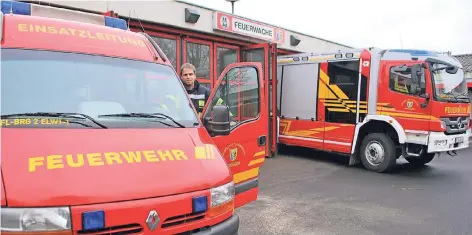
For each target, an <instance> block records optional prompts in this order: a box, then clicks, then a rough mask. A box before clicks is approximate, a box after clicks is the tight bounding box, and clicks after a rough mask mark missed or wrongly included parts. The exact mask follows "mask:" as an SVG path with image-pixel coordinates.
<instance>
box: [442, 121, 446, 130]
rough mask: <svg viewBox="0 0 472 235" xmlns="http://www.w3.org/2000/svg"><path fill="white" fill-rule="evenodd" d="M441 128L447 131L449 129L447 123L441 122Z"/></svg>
mask: <svg viewBox="0 0 472 235" xmlns="http://www.w3.org/2000/svg"><path fill="white" fill-rule="evenodd" d="M441 128H442V129H443V130H446V129H447V128H446V122H444V121H441Z"/></svg>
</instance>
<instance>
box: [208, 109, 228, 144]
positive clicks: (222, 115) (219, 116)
mask: <svg viewBox="0 0 472 235" xmlns="http://www.w3.org/2000/svg"><path fill="white" fill-rule="evenodd" d="M204 124H205V127H206V128H207V130H208V132H210V134H211V135H212V136H217V135H229V133H230V130H231V123H230V120H229V107H228V106H226V105H215V106H214V107H213V109H212V110H211V117H207V118H205V120H204Z"/></svg>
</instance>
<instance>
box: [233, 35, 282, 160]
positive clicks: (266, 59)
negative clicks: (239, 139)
mask: <svg viewBox="0 0 472 235" xmlns="http://www.w3.org/2000/svg"><path fill="white" fill-rule="evenodd" d="M270 45H271V44H270V43H260V44H254V45H250V46H246V47H244V48H243V49H241V51H253V50H260V49H262V50H263V51H264V58H263V61H258V59H260V58H252V57H251V56H249V58H242V57H241V62H260V63H262V67H261V69H260V70H259V74H262V76H263V81H264V82H263V83H261V84H262V85H263V86H264V87H261V88H264V93H262V94H261V95H260V97H264V98H265V100H266V101H264V102H267V103H264V105H261V110H266V109H267V108H268V107H269V96H270V95H269V84H270V83H269V81H270V77H269V74H270V72H269V67H270V66H269V63H271V62H270V61H269V54H271V52H270ZM272 56H274V55H273V54H272ZM244 59H247V61H245V60H244ZM272 67H273V68H275V69H277V68H276V67H277V66H275V65H274V66H272ZM274 80H275V79H274ZM267 112H268V110H267ZM267 114H268V115H270V114H269V113H267ZM263 119H266V118H265V117H264V118H263ZM267 119H269V116H267ZM272 120H276V117H273V119H272ZM263 125H269V123H267V124H263ZM272 128H274V126H272ZM274 130H275V129H274ZM267 133H269V129H267ZM274 137H275V136H274ZM270 150H271V143H270V138H269V135H267V144H266V146H265V156H269V155H270V154H269V152H270Z"/></svg>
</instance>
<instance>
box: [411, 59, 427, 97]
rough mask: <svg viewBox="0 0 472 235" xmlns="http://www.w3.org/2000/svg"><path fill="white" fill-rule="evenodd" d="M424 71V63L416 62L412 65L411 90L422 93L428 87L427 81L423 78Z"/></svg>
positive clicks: (414, 92)
mask: <svg viewBox="0 0 472 235" xmlns="http://www.w3.org/2000/svg"><path fill="white" fill-rule="evenodd" d="M423 71H424V70H423V64H414V65H412V66H411V81H412V87H411V88H412V89H411V90H412V91H411V92H412V93H413V94H421V93H422V92H423V91H424V89H425V88H426V83H425V80H424V79H423ZM413 84H415V85H413Z"/></svg>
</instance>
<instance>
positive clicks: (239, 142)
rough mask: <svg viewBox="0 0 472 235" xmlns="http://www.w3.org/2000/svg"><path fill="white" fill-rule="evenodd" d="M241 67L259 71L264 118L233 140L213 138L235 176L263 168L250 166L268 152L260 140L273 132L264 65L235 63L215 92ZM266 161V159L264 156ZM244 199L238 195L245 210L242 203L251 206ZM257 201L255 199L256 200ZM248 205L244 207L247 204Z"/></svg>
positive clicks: (241, 128)
mask: <svg viewBox="0 0 472 235" xmlns="http://www.w3.org/2000/svg"><path fill="white" fill-rule="evenodd" d="M241 66H251V67H256V68H257V70H258V74H259V84H260V86H259V87H260V90H259V95H260V115H259V117H258V118H257V119H256V120H254V121H250V122H247V123H244V124H242V125H240V126H238V127H236V128H235V129H234V130H233V131H232V133H231V135H230V136H216V137H213V141H214V142H215V144H216V146H218V149H220V150H221V154H222V155H223V157H224V159H225V161H226V163H227V164H228V165H229V166H230V170H231V173H232V174H233V175H236V174H245V173H244V172H246V171H248V169H253V168H255V167H259V165H260V164H257V165H251V166H249V163H250V162H251V161H252V160H255V159H257V158H258V157H257V156H256V153H258V152H261V151H267V145H266V146H258V137H259V136H264V135H265V136H268V135H267V133H268V128H269V126H268V125H269V123H268V120H269V114H268V110H267V108H265V107H268V102H267V97H268V91H267V85H266V84H267V81H266V79H265V78H266V77H265V76H264V75H263V73H262V66H261V64H260V63H254V62H243V63H233V64H231V65H229V66H227V67H226V68H225V70H223V72H222V73H221V75H220V77H219V79H218V82H217V83H216V86H215V88H216V89H217V88H218V87H219V86H220V84H221V81H222V78H223V77H224V76H225V75H226V73H228V71H229V70H231V69H232V68H234V67H241ZM214 95H215V93H212V94H211V96H210V97H209V98H208V100H209V101H211V100H212V99H213V96H214ZM210 103H211V102H207V104H206V106H205V108H204V110H203V113H206V110H207V109H208V105H209V104H210ZM235 148H236V149H237V151H238V152H237V157H236V159H233V160H231V159H230V153H231V149H235ZM260 157H264V156H260ZM256 177H258V175H254V176H253V177H249V176H248V177H244V179H243V180H241V181H239V180H235V184H236V185H237V184H239V183H242V182H245V181H248V180H251V179H255V178H256ZM241 197H244V194H238V195H236V202H237V203H236V205H238V206H242V205H243V204H242V203H240V202H241V201H244V202H245V203H247V202H249V201H248V200H244V199H240V198H241ZM254 200H255V198H254ZM245 203H244V204H245Z"/></svg>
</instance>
